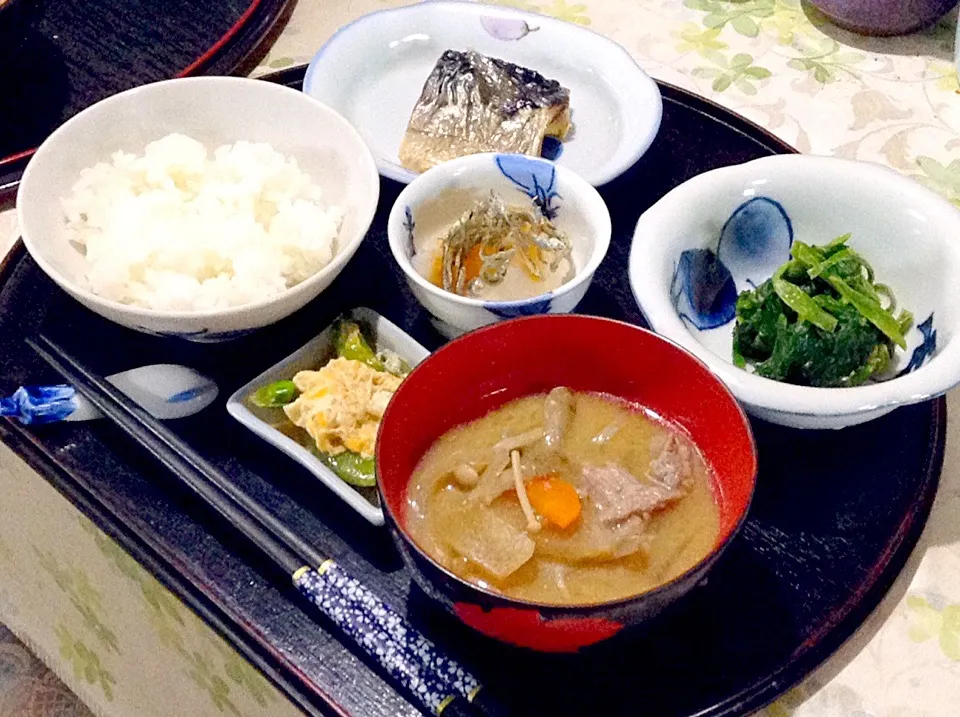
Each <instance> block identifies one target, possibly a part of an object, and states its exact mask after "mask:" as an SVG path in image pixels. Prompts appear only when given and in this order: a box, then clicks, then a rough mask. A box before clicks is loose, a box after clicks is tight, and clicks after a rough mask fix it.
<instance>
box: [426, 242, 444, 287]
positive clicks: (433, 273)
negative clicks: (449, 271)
mask: <svg viewBox="0 0 960 717" xmlns="http://www.w3.org/2000/svg"><path fill="white" fill-rule="evenodd" d="M429 280H430V283H431V284H434V285H436V286H439V287H440V288H441V289H442V288H443V252H442V251H438V252H437V253H436V256H434V257H433V261H432V262H431V263H430V276H429Z"/></svg>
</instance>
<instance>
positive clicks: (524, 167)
mask: <svg viewBox="0 0 960 717" xmlns="http://www.w3.org/2000/svg"><path fill="white" fill-rule="evenodd" d="M496 163H497V168H498V169H499V170H500V173H501V174H502V175H503V176H504V177H506V178H507V179H509V180H510V181H511V182H513V183H514V184H515V185H516V186H517V188H518V189H519V190H520V191H522V192H523V193H524V194H526V195H527V196H528V197H530V199H532V200H533V203H534V204H536V205H537V206H538V207H539V208H540V211H541V212H542V213H543V216H545V217H546V218H547V219H550V220H553V219H555V218H556V216H557V213H558V212H559V211H560V207H559V204H558V203H557V201H556V200H558V199H562V198H563V197H561V196H560V193H559V192H557V168H556V167H554V166H553V165H552V164H550V163H549V162H546V161H544V160H542V159H537V158H534V157H527V156H526V155H523V154H498V155H497V156H496Z"/></svg>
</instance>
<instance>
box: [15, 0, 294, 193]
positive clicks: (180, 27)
mask: <svg viewBox="0 0 960 717" xmlns="http://www.w3.org/2000/svg"><path fill="white" fill-rule="evenodd" d="M289 3H290V0H217V1H216V2H195V1H194V0H96V2H83V1H82V0H9V2H8V4H9V5H10V7H9V8H8V9H4V10H2V11H0V67H2V71H0V195H2V194H3V190H4V187H9V186H10V185H11V184H12V183H13V182H15V181H16V180H17V178H18V177H19V173H20V172H21V171H22V170H23V168H24V166H25V164H26V160H25V159H19V160H13V159H12V158H13V157H14V156H16V155H17V154H19V153H22V152H24V151H26V150H30V149H33V148H34V147H36V146H37V145H38V144H39V143H40V142H42V141H43V140H44V139H45V138H46V137H47V135H49V134H50V132H51V131H53V130H54V129H55V128H56V127H57V126H59V125H60V124H61V123H62V122H63V121H64V120H66V119H68V118H70V117H72V116H73V115H74V114H76V113H77V112H79V111H80V110H82V109H84V108H86V107H89V106H90V105H91V104H93V103H95V102H97V101H98V100H101V99H103V98H104V97H108V96H110V95H113V94H116V93H117V92H120V91H122V90H126V89H129V88H131V87H136V86H138V85H142V84H144V83H147V82H154V81H156V80H164V79H168V78H170V77H174V76H176V75H178V74H180V73H181V72H183V71H184V70H186V69H188V68H190V69H191V72H207V73H211V74H229V73H230V72H233V71H234V70H235V69H236V68H237V67H238V66H239V65H241V64H243V63H245V62H246V61H247V59H248V57H249V56H250V55H251V53H252V52H253V51H254V50H255V48H257V47H258V45H259V43H260V42H261V41H262V40H263V39H264V37H265V36H267V35H268V33H269V32H270V30H271V28H272V27H273V26H274V23H275V22H276V21H277V19H278V18H280V17H281V15H282V14H283V12H284V10H285V8H286V7H287V5H288V4H289Z"/></svg>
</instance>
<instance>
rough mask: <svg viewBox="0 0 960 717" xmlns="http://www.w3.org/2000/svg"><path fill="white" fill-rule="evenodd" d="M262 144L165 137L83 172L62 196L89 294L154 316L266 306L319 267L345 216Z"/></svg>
mask: <svg viewBox="0 0 960 717" xmlns="http://www.w3.org/2000/svg"><path fill="white" fill-rule="evenodd" d="M321 200H322V191H321V189H320V187H319V186H318V185H317V184H315V183H314V182H313V181H311V178H310V177H309V176H308V175H307V174H306V173H304V172H303V171H301V170H300V169H299V167H298V166H297V162H296V160H295V159H293V158H287V157H285V156H284V155H282V154H280V153H279V152H277V151H275V150H274V149H273V148H272V147H271V146H270V145H269V144H266V143H252V142H243V141H241V142H237V143H236V144H233V145H225V146H222V147H219V148H217V149H215V150H214V151H212V152H210V151H208V150H207V148H206V147H205V146H204V145H203V144H202V143H200V142H198V141H196V140H194V139H191V138H189V137H187V136H185V135H182V134H170V135H167V136H166V137H163V138H162V139H159V140H157V141H154V142H151V143H150V144H148V145H147V146H146V148H145V150H144V153H143V154H142V155H139V156H138V155H133V154H130V153H125V152H116V153H114V154H113V156H112V158H111V162H109V163H106V162H102V163H100V164H97V165H95V166H93V167H90V168H88V169H84V170H82V171H81V172H80V178H79V181H77V183H76V184H75V185H74V186H73V189H72V191H71V193H70V195H69V196H68V197H66V198H64V199H63V201H62V206H63V210H64V212H65V214H66V220H67V232H68V238H69V240H70V241H71V242H72V243H73V244H74V245H75V246H77V247H78V248H79V249H80V250H81V251H82V252H83V253H84V254H85V256H86V260H87V265H88V271H87V275H86V277H84V279H85V282H86V287H85V288H87V289H88V290H89V291H91V292H93V293H94V294H97V295H98V296H101V297H103V298H105V299H109V300H112V301H116V302H119V303H122V304H127V305H132V306H138V307H142V308H146V309H150V310H154V311H210V310H218V309H226V308H231V307H236V306H242V305H244V304H250V303H254V302H258V301H263V300H266V299H269V298H271V297H274V296H277V295H278V294H280V293H282V292H284V291H286V290H287V289H289V288H291V287H293V286H296V285H297V284H299V283H300V282H302V281H304V280H305V279H307V278H309V277H310V276H312V275H314V274H316V273H317V272H318V271H320V270H321V269H323V268H324V267H326V266H327V265H328V264H329V263H330V262H331V261H332V259H333V257H334V256H335V255H336V253H337V249H338V246H337V238H338V232H339V229H340V225H341V223H342V220H343V217H344V209H343V208H342V207H340V206H337V205H331V206H324V205H323V203H322V201H321Z"/></svg>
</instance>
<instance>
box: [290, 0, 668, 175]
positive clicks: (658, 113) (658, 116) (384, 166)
mask: <svg viewBox="0 0 960 717" xmlns="http://www.w3.org/2000/svg"><path fill="white" fill-rule="evenodd" d="M420 12H450V13H453V14H456V13H461V12H462V13H465V14H472V15H475V16H477V17H480V16H483V17H490V18H495V19H508V20H510V19H517V20H526V21H527V22H528V23H531V22H532V23H536V24H537V25H538V26H540V27H544V26H546V27H552V28H559V29H560V31H561V32H573V33H584V34H589V35H590V36H591V37H592V39H593V41H594V42H597V43H602V44H604V45H606V46H608V47H609V49H610V51H611V52H616V53H617V54H619V55H621V56H622V57H623V59H624V61H625V63H626V64H627V66H632V67H635V68H636V77H635V78H634V79H633V80H631V81H632V82H634V83H637V84H641V85H646V86H647V88H648V90H650V93H651V95H652V99H653V100H654V101H655V102H656V107H654V108H652V110H653V117H654V120H653V122H652V123H651V125H650V127H649V130H648V131H647V132H646V133H644V134H637V135H636V136H635V137H634V139H635V140H637V144H636V146H635V147H634V148H633V150H632V151H630V152H627V153H624V157H623V159H621V160H620V161H619V162H612V161H611V162H609V163H607V164H606V165H603V166H601V167H599V168H598V171H597V172H596V175H595V176H593V175H592V174H590V175H588V174H587V173H583V174H581V176H582V177H583V179H584V180H585V181H587V182H588V183H590V184H592V185H593V186H595V187H600V186H603V185H604V184H607V183H608V182H611V181H613V180H614V179H616V178H617V177H619V176H620V175H621V174H623V173H624V172H626V171H627V170H628V169H630V167H632V166H633V165H634V164H636V163H637V161H639V159H640V158H641V157H642V156H643V155H644V154H646V152H647V150H648V149H650V145H652V144H653V141H654V140H655V139H656V138H657V134H659V132H660V124H661V122H662V121H663V98H662V96H661V94H660V87H659V86H658V85H657V82H656V80H654V79H653V78H652V77H650V75H648V74H647V73H646V72H644V71H643V68H642V67H640V65H638V64H637V61H636V60H635V59H634V57H633V55H631V54H630V53H629V52H628V51H627V50H626V48H624V47H623V46H622V45H620V44H619V43H617V42H614V41H613V40H611V39H610V38H608V37H606V36H605V35H601V34H600V33H598V32H595V31H594V30H590V29H588V28H585V27H580V26H579V25H574V24H572V23H569V22H564V21H563V20H557V19H556V18H552V17H549V16H547V15H538V14H536V13H532V12H526V11H524V10H517V9H515V8H510V7H504V6H500V5H487V4H485V3H479V2H457V1H456V0H423V1H422V2H419V3H415V4H413V5H405V6H403V7H398V8H387V9H385V10H377V11H375V12H371V13H368V14H366V15H363V16H362V17H359V18H357V19H356V20H354V21H353V22H349V23H347V24H346V25H343V26H342V27H340V28H339V29H338V30H337V31H336V32H335V33H333V35H331V36H330V39H328V40H327V41H326V42H325V43H324V44H323V46H321V47H320V49H319V50H317V52H316V53H315V54H314V56H313V58H312V59H311V60H310V64H309V65H308V66H307V71H306V73H305V74H304V76H303V92H304V94H309V93H310V92H311V90H312V89H313V82H314V77H315V76H316V74H317V72H318V67H319V65H320V61H321V58H322V57H323V55H324V53H325V52H326V51H327V50H329V49H330V47H331V46H332V45H334V44H335V43H337V42H342V41H343V39H344V37H346V36H349V34H350V33H352V32H354V31H358V30H362V26H363V25H364V24H366V23H367V22H369V21H372V20H375V19H379V18H380V17H381V16H382V17H387V16H390V15H395V14H404V13H412V14H416V13H420ZM455 19H456V18H455V17H454V18H453V20H455ZM424 79H426V78H424ZM375 161H376V164H377V168H378V169H379V170H380V173H381V174H382V175H383V176H385V177H387V178H389V179H392V180H394V181H397V182H400V183H402V184H409V183H410V182H412V181H414V180H415V179H416V178H417V177H419V176H420V175H421V174H422V173H417V172H413V171H411V170H409V169H407V168H406V167H403V166H402V165H400V164H396V163H395V162H391V161H388V160H386V159H385V158H381V157H375Z"/></svg>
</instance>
